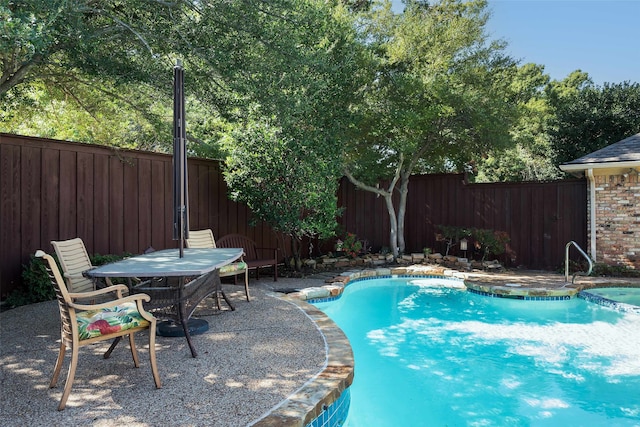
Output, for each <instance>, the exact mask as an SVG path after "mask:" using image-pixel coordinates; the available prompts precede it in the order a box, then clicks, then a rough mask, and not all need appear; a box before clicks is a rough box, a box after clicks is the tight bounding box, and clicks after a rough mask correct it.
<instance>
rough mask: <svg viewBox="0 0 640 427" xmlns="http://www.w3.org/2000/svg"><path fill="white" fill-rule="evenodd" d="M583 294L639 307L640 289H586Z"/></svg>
mask: <svg viewBox="0 0 640 427" xmlns="http://www.w3.org/2000/svg"><path fill="white" fill-rule="evenodd" d="M585 292H588V293H590V294H592V295H596V296H599V297H601V298H606V299H609V300H612V301H616V302H621V303H624V304H631V305H637V306H638V307H640V288H618V287H616V288H593V289H587V290H586V291H585Z"/></svg>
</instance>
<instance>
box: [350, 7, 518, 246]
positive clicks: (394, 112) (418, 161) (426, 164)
mask: <svg viewBox="0 0 640 427" xmlns="http://www.w3.org/2000/svg"><path fill="white" fill-rule="evenodd" d="M486 7H487V4H486V2H485V1H483V0H476V1H460V0H443V1H438V2H433V3H431V2H429V3H427V2H418V1H408V2H407V3H406V8H405V11H404V12H403V13H402V14H394V13H393V12H392V11H391V9H390V8H389V7H388V4H386V7H381V8H373V9H372V11H371V13H370V14H368V15H365V18H363V20H362V21H363V25H362V29H363V30H362V39H363V41H362V42H363V44H365V45H366V46H367V47H368V48H369V55H370V56H369V65H368V68H369V69H370V71H371V72H370V74H369V75H368V77H369V79H370V80H369V81H367V83H366V91H365V98H364V101H363V102H362V105H360V106H358V107H359V110H358V113H359V116H358V117H359V120H358V121H357V127H356V131H355V132H354V137H353V138H351V139H350V141H349V143H348V144H347V145H345V153H344V158H345V163H346V166H345V168H346V175H347V177H348V178H349V179H350V180H351V182H352V183H354V184H355V185H356V186H358V187H359V188H362V189H364V190H367V191H371V192H375V193H377V194H378V195H381V196H383V197H385V202H386V205H387V210H388V212H389V217H390V227H391V230H390V242H389V243H390V247H391V248H392V250H393V251H394V254H397V252H398V250H399V251H401V252H402V251H404V246H405V244H404V228H403V226H404V215H405V212H406V200H407V193H408V180H409V177H410V176H411V174H414V173H428V172H450V171H463V170H465V169H466V168H467V166H468V165H469V163H470V162H472V161H473V160H475V159H477V158H478V157H481V156H483V155H485V154H486V153H489V152H490V150H491V148H493V147H496V146H502V145H505V144H507V143H509V142H510V136H509V132H508V131H509V128H510V126H511V123H512V121H513V120H515V118H516V114H515V108H514V105H515V101H514V99H513V95H512V91H511V89H510V86H509V82H510V80H511V73H512V68H513V65H514V64H513V61H512V60H511V59H510V58H508V57H507V56H506V55H505V54H504V53H503V48H504V46H503V45H502V44H501V43H492V42H489V41H488V37H487V34H486V32H485V24H486V20H487V19H488V14H487V10H486ZM383 179H384V180H388V182H390V184H389V186H388V188H386V189H381V188H379V186H377V183H378V182H379V180H383ZM396 186H398V187H399V188H396ZM397 190H399V193H400V202H399V204H397V206H398V207H397V208H396V207H395V206H394V204H393V203H392V202H391V201H390V199H391V197H392V195H393V194H394V193H395V192H396V191H397ZM396 210H397V212H396Z"/></svg>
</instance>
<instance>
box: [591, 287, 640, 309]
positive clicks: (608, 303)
mask: <svg viewBox="0 0 640 427" xmlns="http://www.w3.org/2000/svg"><path fill="white" fill-rule="evenodd" d="M578 298H582V299H584V300H585V301H588V302H592V303H595V304H598V305H602V306H604V307H609V308H612V309H614V310H618V311H635V312H636V313H640V307H638V306H636V305H632V304H626V303H623V302H618V301H614V300H612V299H609V298H605V297H602V296H600V295H596V294H592V293H591V292H589V291H588V290H583V291H580V292H579V293H578Z"/></svg>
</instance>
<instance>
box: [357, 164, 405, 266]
mask: <svg viewBox="0 0 640 427" xmlns="http://www.w3.org/2000/svg"><path fill="white" fill-rule="evenodd" d="M402 159H403V157H402V156H400V162H399V163H398V168H397V169H396V173H395V176H394V177H393V179H392V180H391V182H390V183H389V188H388V189H387V190H383V189H381V188H378V187H373V186H371V185H367V184H365V183H364V182H362V181H359V180H358V179H356V178H355V177H354V176H353V175H352V174H351V172H349V170H345V175H346V177H347V178H348V179H349V181H351V183H352V184H353V185H355V186H356V187H358V188H361V189H363V190H366V191H371V192H372V193H375V194H377V195H379V196H382V197H384V202H385V204H386V206H387V212H389V246H390V247H389V249H390V250H391V253H393V256H394V257H397V256H398V250H399V248H398V216H397V215H396V209H395V207H394V206H393V190H395V188H396V184H397V183H398V180H399V179H400V171H401V170H402V164H403V161H402ZM404 197H405V205H406V194H405V196H404ZM403 215H404V214H403ZM403 221H404V218H403ZM403 228H404V223H403ZM402 245H403V246H404V236H403V237H402Z"/></svg>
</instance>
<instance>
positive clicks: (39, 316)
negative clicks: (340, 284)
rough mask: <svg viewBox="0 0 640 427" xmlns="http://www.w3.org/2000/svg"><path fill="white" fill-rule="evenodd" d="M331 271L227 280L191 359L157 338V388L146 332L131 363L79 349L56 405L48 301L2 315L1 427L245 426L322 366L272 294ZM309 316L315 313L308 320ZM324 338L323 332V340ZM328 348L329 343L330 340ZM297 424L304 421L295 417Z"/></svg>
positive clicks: (289, 305)
mask: <svg viewBox="0 0 640 427" xmlns="http://www.w3.org/2000/svg"><path fill="white" fill-rule="evenodd" d="M335 275H336V273H331V272H330V273H317V274H314V275H313V276H311V277H307V278H304V279H289V278H280V279H279V280H278V282H273V280H272V279H270V278H261V279H260V280H259V281H256V280H254V279H252V280H251V282H250V290H251V292H252V301H251V302H246V300H245V299H244V292H243V291H242V288H241V287H240V286H233V285H225V286H224V288H225V291H226V292H227V295H229V296H230V297H231V299H232V301H233V303H234V304H235V306H236V310H235V311H228V310H223V311H217V310H216V309H215V308H214V304H213V300H212V299H207V300H206V302H205V304H204V305H203V306H202V307H201V308H199V309H198V310H197V311H196V315H197V316H198V317H200V318H203V319H206V320H207V321H208V322H209V330H208V331H207V332H205V333H203V334H201V335H196V336H193V341H194V344H195V346H196V349H197V350H198V352H199V355H198V357H197V358H192V357H191V354H190V352H189V348H188V346H187V343H186V340H185V339H184V338H179V337H178V338H169V337H157V341H156V355H157V358H158V367H159V370H160V376H161V379H162V388H161V389H155V387H154V385H153V379H152V375H151V369H150V366H149V360H148V336H147V335H145V334H144V333H140V334H138V335H137V337H138V338H137V340H136V343H137V346H138V351H139V353H140V365H141V366H140V368H138V369H136V368H135V367H134V366H133V361H132V359H131V353H130V352H129V349H128V342H125V341H123V342H122V343H120V344H119V345H118V346H117V347H116V350H115V351H114V352H113V354H112V356H111V358H110V359H108V360H104V359H103V358H102V353H104V351H105V350H106V349H107V348H108V344H109V343H104V344H96V345H94V346H88V347H83V348H81V349H80V358H79V362H78V368H77V371H76V376H75V381H74V383H73V388H72V390H71V395H70V397H69V400H68V403H67V407H66V409H65V410H64V411H60V412H59V411H57V410H56V408H57V405H58V401H59V399H60V396H61V393H62V388H63V386H64V381H65V379H66V370H67V368H68V363H69V356H67V358H66V360H65V365H64V366H63V372H62V373H61V375H60V380H59V383H58V386H57V387H56V388H53V389H49V388H48V385H49V381H50V378H51V374H52V371H53V366H54V364H55V360H56V357H57V352H58V346H59V315H58V308H57V303H56V302H55V301H50V302H45V303H39V304H32V305H29V306H24V307H18V308H16V309H12V310H7V311H4V312H2V313H0V366H1V369H0V393H1V399H0V423H1V424H2V425H3V426H26V425H29V426H58V425H74V426H75V425H92V426H114V425H127V426H167V425H170V426H204V425H207V426H224V427H226V426H229V427H231V426H245V425H252V424H254V423H261V425H279V424H278V423H277V421H273V420H272V422H271V423H269V420H270V418H269V417H266V418H265V416H266V415H267V414H268V413H269V412H270V411H272V410H273V409H274V408H283V407H286V399H288V398H289V397H291V396H292V394H294V393H296V392H298V394H299V392H300V391H301V390H305V388H308V386H309V385H310V384H313V381H314V380H315V381H317V379H318V375H319V373H320V372H321V371H322V370H323V369H324V368H325V367H326V364H327V346H326V344H325V335H324V334H323V333H321V329H320V328H319V327H318V326H317V325H316V323H315V322H314V320H313V316H310V315H309V314H308V313H307V312H305V311H304V310H303V309H301V308H300V307H302V306H304V305H305V304H304V303H294V302H291V301H289V300H286V299H283V298H280V297H279V296H282V294H279V293H274V292H273V291H274V290H277V291H279V292H283V291H288V290H295V289H301V288H307V287H318V286H322V285H323V284H324V283H325V281H326V280H330V279H331V277H333V276H335ZM466 276H467V280H468V281H470V282H473V283H476V284H483V285H487V286H503V285H505V284H507V283H510V284H513V283H520V284H521V285H522V287H524V288H526V287H535V288H540V287H544V288H546V289H557V288H562V287H564V286H566V284H565V283H564V277H563V276H562V275H559V274H553V273H549V272H542V271H510V272H504V273H485V272H471V273H466ZM600 284H609V285H611V284H614V285H623V286H629V285H631V286H639V287H640V279H638V278H634V279H626V278H615V279H612V278H597V277H578V278H576V285H577V286H579V287H582V286H586V287H591V286H594V285H600ZM316 320H317V319H316ZM328 341H331V339H328ZM328 345H329V346H331V342H328ZM300 425H302V424H301V423H300Z"/></svg>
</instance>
